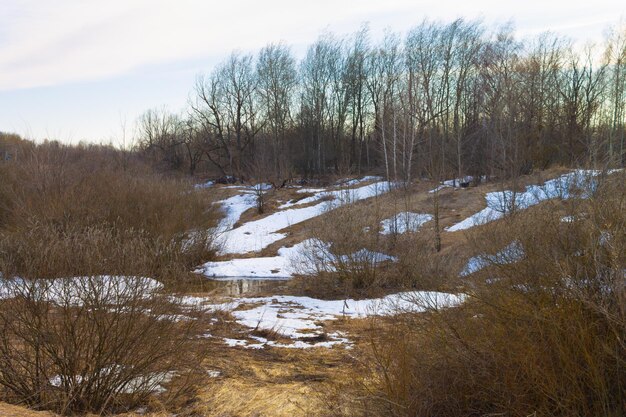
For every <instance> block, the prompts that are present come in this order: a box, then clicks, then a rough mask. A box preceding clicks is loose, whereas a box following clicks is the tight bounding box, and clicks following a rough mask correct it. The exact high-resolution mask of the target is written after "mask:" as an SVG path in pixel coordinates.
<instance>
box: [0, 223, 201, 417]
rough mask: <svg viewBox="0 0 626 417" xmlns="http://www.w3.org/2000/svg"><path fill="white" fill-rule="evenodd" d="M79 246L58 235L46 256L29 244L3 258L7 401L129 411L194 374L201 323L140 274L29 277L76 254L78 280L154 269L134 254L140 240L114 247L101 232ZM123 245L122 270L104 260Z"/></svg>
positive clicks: (0, 303)
mask: <svg viewBox="0 0 626 417" xmlns="http://www.w3.org/2000/svg"><path fill="white" fill-rule="evenodd" d="M73 237H74V239H70V238H69V237H68V238H67V239H69V240H71V241H72V242H74V243H78V244H77V245H73V246H71V249H72V252H66V249H67V248H68V246H69V245H68V242H66V241H64V240H63V239H62V238H60V237H59V236H57V235H52V236H46V237H45V239H44V241H45V242H46V243H48V244H50V245H51V247H50V248H49V249H48V250H47V251H46V250H45V248H43V247H42V248H41V249H42V253H37V252H36V251H34V250H33V248H32V247H28V246H27V244H28V242H22V244H21V245H17V246H16V247H15V248H14V250H13V251H12V255H11V256H6V251H5V250H4V249H5V248H2V249H0V253H1V254H2V255H3V256H2V257H0V270H2V271H3V273H4V278H2V279H0V387H1V390H0V393H1V394H2V396H3V397H4V399H5V400H9V401H15V402H23V403H26V404H29V405H30V406H32V407H35V408H40V409H51V410H55V411H57V412H61V413H73V412H85V411H93V412H99V413H101V412H104V411H116V410H127V409H129V408H131V407H134V406H137V405H138V404H143V403H145V401H146V400H147V398H148V397H149V396H150V395H152V394H154V393H156V392H158V391H160V390H162V389H163V385H164V384H167V383H168V382H169V381H170V380H171V379H172V378H174V377H175V376H182V375H186V374H189V373H190V372H193V369H194V368H195V367H196V366H197V363H198V361H199V360H200V357H199V356H198V355H197V354H196V351H195V349H194V342H193V338H192V336H193V335H194V334H196V332H197V327H196V322H195V321H194V320H192V319H191V317H189V314H190V313H189V312H185V315H184V316H181V315H180V314H178V310H177V308H176V306H175V305H173V304H170V303H169V302H168V300H167V298H166V297H165V296H161V295H159V294H158V293H157V292H158V290H159V289H160V288H161V287H162V285H161V284H159V283H158V282H157V281H155V280H152V279H149V278H142V276H140V275H127V276H121V275H94V274H89V275H77V276H74V277H72V278H53V279H52V278H51V279H35V278H30V277H38V276H45V275H46V272H47V271H49V270H50V268H54V267H55V266H56V265H57V264H56V262H59V257H58V255H59V254H60V253H68V254H70V253H73V255H74V257H73V259H72V260H73V261H75V262H77V264H76V266H75V268H74V270H73V271H83V270H88V269H89V268H90V267H93V268H96V267H99V268H102V269H107V266H110V267H111V270H133V269H134V270H141V269H142V268H144V262H149V261H150V257H149V256H148V257H146V256H142V250H143V249H144V248H143V247H142V246H141V245H139V246H137V245H136V243H137V241H139V242H140V243H141V239H138V240H133V239H129V240H126V241H124V242H123V243H120V242H119V241H115V242H110V241H107V238H108V237H110V235H109V234H108V232H107V231H104V232H102V231H98V230H94V231H92V233H89V234H87V235H83V236H73ZM55 239H56V240H55ZM103 242H105V243H106V244H105V243H103ZM115 245H118V246H119V249H118V252H116V253H114V254H113V255H119V254H122V253H127V255H128V258H126V259H125V260H123V261H120V262H121V263H119V264H117V263H116V262H117V261H115V260H110V258H109V255H111V254H110V253H107V252H105V251H103V249H106V248H112V247H114V246H115ZM48 262H50V263H51V264H50V265H49V263H48ZM65 268H67V269H65ZM118 268H119V269H118ZM17 270H20V271H22V272H24V273H25V275H24V277H17V276H16V275H14V274H13V272H14V271H17ZM56 270H57V271H61V270H67V271H70V270H71V269H70V268H69V265H59V266H58V269H56ZM70 276H71V275H70ZM181 352H185V354H184V355H181Z"/></svg>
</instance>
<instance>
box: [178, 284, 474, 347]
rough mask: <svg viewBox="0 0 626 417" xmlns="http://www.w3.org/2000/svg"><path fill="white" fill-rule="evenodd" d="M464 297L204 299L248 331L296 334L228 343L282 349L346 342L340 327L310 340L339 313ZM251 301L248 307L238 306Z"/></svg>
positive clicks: (358, 314) (448, 303)
mask: <svg viewBox="0 0 626 417" xmlns="http://www.w3.org/2000/svg"><path fill="white" fill-rule="evenodd" d="M464 299H465V297H464V296H463V295H455V294H449V293H442V292H432V291H412V292H404V293H398V294H392V295H388V296H386V297H383V298H374V299H366V300H352V299H347V300H319V299H315V298H310V297H304V296H302V297H298V296H288V295H276V296H272V297H257V298H235V299H232V301H231V302H227V303H223V304H217V305H211V304H204V308H206V309H208V310H209V311H215V310H221V311H230V312H231V314H232V315H233V316H234V317H235V319H236V321H237V323H239V324H241V325H243V326H245V327H247V328H249V329H251V330H272V331H276V332H277V333H279V334H280V335H282V336H284V337H287V338H291V339H294V342H293V343H291V344H286V343H277V342H274V341H268V340H267V339H264V338H261V337H258V336H250V338H252V339H254V340H255V341H256V342H257V343H253V344H249V343H248V341H247V340H242V339H224V342H225V343H226V344H228V345H229V346H233V347H234V346H243V347H246V348H252V349H260V348H263V347H266V346H272V347H283V348H312V347H326V348H329V347H332V346H335V345H338V344H349V343H350V342H349V340H348V339H346V338H345V335H344V334H342V333H339V332H336V333H330V334H326V338H327V340H326V341H322V342H319V341H312V340H311V338H315V337H317V336H319V335H321V334H324V327H323V324H321V322H324V321H328V320H336V319H338V318H339V317H347V318H365V317H370V316H374V315H377V316H390V315H394V314H398V313H404V312H414V313H420V312H424V311H426V310H430V309H440V308H448V307H454V306H457V305H459V304H461V303H462V302H463V301H464ZM180 302H181V304H183V305H185V304H188V305H190V306H194V307H197V306H199V305H202V299H201V298H199V297H184V298H182V299H180ZM247 305H254V307H253V308H251V309H247V310H245V309H242V308H245V307H246V306H247Z"/></svg>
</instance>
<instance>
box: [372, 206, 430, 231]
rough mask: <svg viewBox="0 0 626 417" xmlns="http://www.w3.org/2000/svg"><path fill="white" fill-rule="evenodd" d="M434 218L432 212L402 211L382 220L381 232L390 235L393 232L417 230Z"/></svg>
mask: <svg viewBox="0 0 626 417" xmlns="http://www.w3.org/2000/svg"><path fill="white" fill-rule="evenodd" d="M432 219H433V216H432V215H430V214H422V213H411V212H408V211H405V212H401V213H398V214H396V215H395V216H393V217H391V218H389V219H385V220H383V221H382V222H381V226H382V228H383V230H382V232H381V233H382V234H383V235H389V234H392V233H399V234H403V233H406V232H415V231H417V229H419V228H420V227H421V226H422V225H423V224H424V223H426V222H429V221H431V220H432Z"/></svg>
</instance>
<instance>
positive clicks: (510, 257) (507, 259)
mask: <svg viewBox="0 0 626 417" xmlns="http://www.w3.org/2000/svg"><path fill="white" fill-rule="evenodd" d="M523 258H524V248H523V247H522V245H521V243H519V242H517V241H516V242H512V243H510V244H509V245H508V246H507V247H505V248H504V249H502V250H501V251H500V252H498V253H496V254H495V255H478V256H474V257H473V258H470V259H469V260H468V261H467V265H465V268H464V269H463V271H461V273H460V276H462V277H466V276H468V275H471V274H473V273H474V272H478V271H480V270H481V269H483V268H486V267H488V266H489V265H505V264H511V263H515V262H517V261H520V260H522V259H523Z"/></svg>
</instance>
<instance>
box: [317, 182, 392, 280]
mask: <svg viewBox="0 0 626 417" xmlns="http://www.w3.org/2000/svg"><path fill="white" fill-rule="evenodd" d="M350 201H351V196H350V192H349V190H347V191H346V193H345V195H342V198H340V199H339V200H338V201H337V200H331V201H328V202H327V204H328V205H329V208H333V209H334V208H335V207H337V206H341V207H339V208H336V209H334V210H332V212H330V213H328V214H327V215H326V216H325V217H324V221H321V222H317V223H316V224H315V226H314V229H313V230H312V231H311V232H312V235H313V236H314V240H313V241H312V243H311V244H310V245H309V248H308V251H307V254H306V258H307V261H308V262H307V263H308V264H309V267H310V268H312V269H314V270H316V272H317V273H318V274H323V275H326V276H327V277H331V280H333V281H335V282H334V284H335V285H338V286H339V287H341V288H343V289H344V290H345V291H346V292H350V291H352V290H357V291H360V290H365V289H368V288H371V287H376V286H379V285H380V282H379V281H378V280H379V271H380V267H381V266H382V265H383V264H384V263H385V262H386V261H388V260H389V257H387V256H386V255H385V254H384V245H383V239H381V236H380V234H379V231H378V229H379V225H380V221H381V214H380V211H379V210H378V209H377V207H376V204H375V205H374V209H373V210H371V207H369V208H368V209H367V210H361V209H359V208H358V206H353V205H350V204H348V203H349V202H350ZM327 242H332V243H327Z"/></svg>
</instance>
